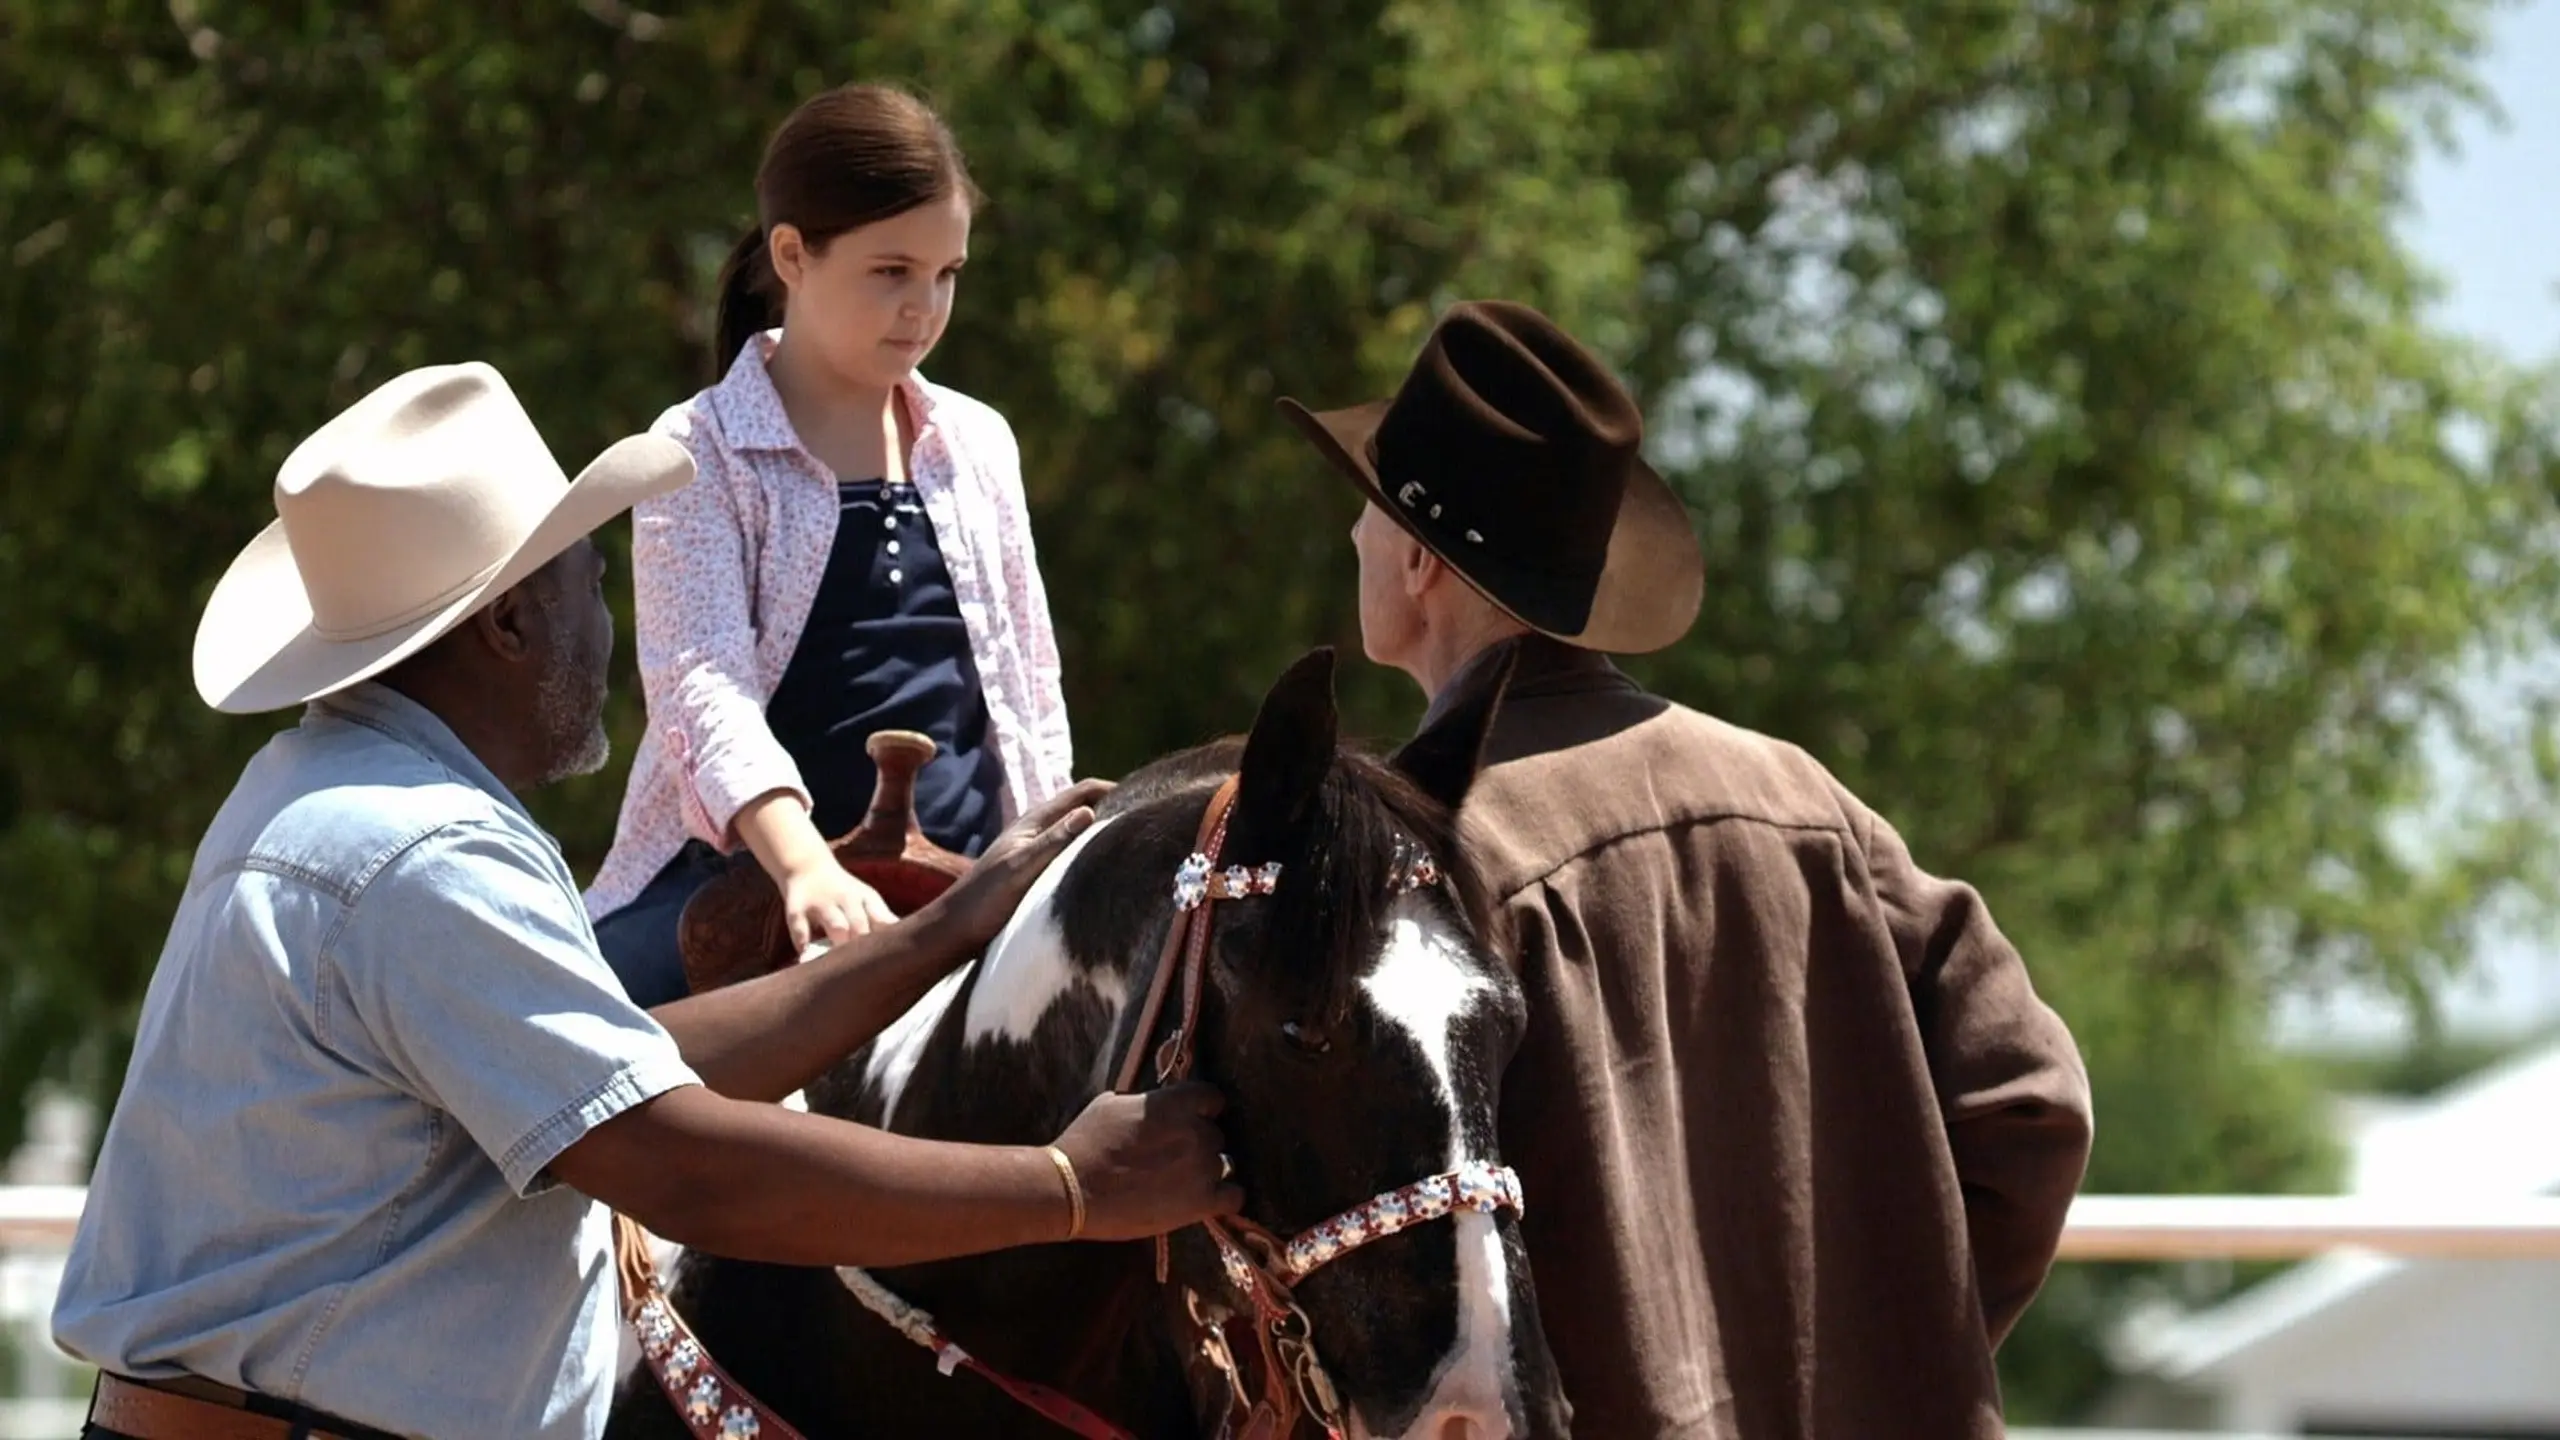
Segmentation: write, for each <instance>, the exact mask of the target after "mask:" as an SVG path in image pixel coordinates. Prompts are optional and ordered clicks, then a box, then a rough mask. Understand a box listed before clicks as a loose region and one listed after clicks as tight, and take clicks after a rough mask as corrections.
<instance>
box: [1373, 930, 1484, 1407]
mask: <svg viewBox="0 0 2560 1440" xmlns="http://www.w3.org/2000/svg"><path fill="white" fill-rule="evenodd" d="M1360 984H1361V988H1362V989H1363V990H1364V991H1366V992H1367V994H1368V996H1369V1003H1371V1004H1372V1005H1375V1006H1376V1007H1377V1008H1378V1013H1379V1014H1380V1015H1381V1016H1383V1017H1385V1018H1386V1019H1387V1020H1388V1021H1389V1022H1391V1023H1393V1024H1394V1025H1395V1026H1396V1027H1397V1028H1398V1029H1400V1030H1402V1031H1404V1032H1405V1033H1406V1034H1407V1035H1408V1036H1410V1037H1411V1038H1412V1040H1413V1042H1414V1044H1415V1046H1416V1047H1418V1048H1419V1049H1420V1050H1421V1051H1422V1055H1423V1060H1424V1062H1425V1063H1426V1064H1427V1065H1428V1066H1429V1067H1430V1070H1431V1073H1432V1076H1433V1078H1434V1079H1436V1080H1437V1081H1438V1082H1439V1085H1440V1099H1441V1103H1442V1105H1443V1106H1444V1107H1445V1109H1446V1110H1447V1112H1448V1115H1449V1149H1448V1155H1447V1158H1446V1161H1445V1163H1444V1168H1455V1167H1456V1166H1458V1165H1459V1164H1461V1163H1462V1162H1464V1161H1467V1160H1471V1159H1478V1158H1481V1157H1478V1156H1473V1155H1469V1154H1467V1153H1465V1150H1466V1141H1465V1137H1464V1135H1463V1134H1462V1133H1461V1130H1460V1127H1459V1124H1458V1092H1457V1086H1456V1084H1455V1083H1454V1081H1453V1080H1452V1079H1451V1075H1450V1060H1449V1046H1450V1028H1451V1027H1452V1026H1453V1025H1454V1024H1455V1023H1456V1021H1457V1019H1458V1017H1460V1016H1462V1015H1465V1014H1466V1013H1468V1012H1469V1011H1470V1010H1471V1009H1473V1008H1474V1007H1475V1006H1477V1005H1479V1004H1481V1003H1483V1002H1484V1000H1485V998H1486V996H1487V995H1488V994H1489V993H1490V990H1491V987H1490V986H1489V985H1487V983H1486V982H1485V980H1484V978H1483V977H1482V976H1480V975H1478V974H1477V973H1476V972H1475V970H1474V968H1473V967H1472V966H1471V965H1470V964H1469V963H1468V959H1467V951H1466V942H1465V941H1464V940H1463V939H1462V938H1461V937H1459V936H1457V935H1455V934H1452V933H1450V931H1449V930H1448V929H1447V928H1445V927H1444V926H1443V924H1442V923H1441V921H1440V919H1439V918H1438V913H1437V911H1436V910H1435V909H1434V908H1433V907H1432V906H1431V905H1429V904H1428V903H1427V902H1426V901H1425V900H1424V899H1423V898H1422V897H1420V896H1407V897H1406V898H1405V899H1403V900H1402V901H1400V902H1398V904H1397V906H1396V908H1395V910H1394V911H1393V913H1392V914H1391V915H1390V917H1389V919H1388V922H1387V944H1386V949H1385V952H1384V953H1383V954H1381V955H1380V956H1379V958H1378V965H1377V968H1376V969H1374V970H1371V971H1370V972H1369V974H1368V975H1367V976H1366V977H1365V978H1364V979H1362V981H1361V982H1360ZM1450 1223H1451V1224H1453V1225H1455V1226H1456V1227H1457V1236H1456V1239H1457V1247H1458V1295H1457V1301H1458V1339H1457V1343H1456V1344H1454V1345H1452V1346H1451V1347H1450V1349H1449V1353H1448V1354H1447V1355H1446V1356H1444V1357H1442V1359H1441V1362H1440V1369H1439V1372H1438V1373H1437V1374H1436V1375H1434V1376H1433V1378H1432V1386H1431V1398H1430V1399H1428V1400H1426V1401H1424V1402H1423V1405H1422V1410H1421V1412H1420V1414H1419V1415H1418V1416H1417V1417H1416V1420H1415V1424H1414V1427H1413V1429H1412V1430H1411V1431H1410V1432H1408V1433H1410V1434H1414V1435H1422V1436H1437V1435H1439V1434H1440V1433H1441V1432H1440V1429H1439V1426H1440V1425H1441V1424H1442V1423H1443V1422H1444V1421H1446V1420H1449V1419H1453V1418H1465V1419H1468V1420H1472V1421H1474V1422H1475V1426H1476V1429H1475V1431H1474V1432H1473V1433H1474V1435H1475V1436H1476V1437H1478V1440H1500V1437H1504V1436H1508V1435H1509V1434H1510V1433H1511V1421H1510V1418H1509V1417H1510V1414H1511V1405H1510V1399H1511V1391H1512V1381H1511V1273H1510V1267H1509V1265H1508V1264H1507V1263H1506V1262H1505V1260H1504V1258H1503V1252H1502V1236H1501V1233H1500V1232H1499V1231H1497V1230H1496V1229H1495V1228H1494V1224H1493V1217H1492V1216H1490V1215H1486V1214H1483V1213H1481V1212H1478V1211H1474V1210H1461V1211H1459V1212H1457V1214H1455V1215H1454V1216H1452V1217H1451V1218H1450ZM1355 1428H1357V1426H1356V1417H1355ZM1363 1433H1365V1432H1363Z"/></svg>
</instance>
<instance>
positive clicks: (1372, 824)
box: [1096, 736, 1491, 1020]
mask: <svg viewBox="0 0 2560 1440" xmlns="http://www.w3.org/2000/svg"><path fill="white" fill-rule="evenodd" d="M1243 755H1244V739H1243V737H1241V736H1228V737H1225V738H1223V739H1219V740H1213V741H1210V742H1209V743H1207V744H1205V745H1199V746H1195V747H1193V748H1192V749H1189V750H1182V751H1176V752H1175V753H1173V754H1170V755H1167V756H1164V757H1162V758H1160V759H1157V760H1154V761H1151V762H1149V763H1148V764H1146V765H1144V766H1141V767H1140V768H1138V769H1136V770H1133V771H1131V772H1130V773H1129V774H1128V776H1127V777H1126V778H1124V779H1122V780H1121V781H1120V783H1119V785H1118V786H1117V787H1115V788H1114V789H1113V790H1112V792H1111V794H1110V795H1108V796H1106V797H1105V798H1104V800H1103V802H1102V804H1101V805H1100V806H1099V807H1097V812H1096V813H1097V814H1098V815H1101V816H1110V815H1118V814H1128V815H1132V816H1133V817H1134V816H1137V815H1142V814H1143V815H1146V816H1148V817H1150V818H1158V817H1160V819H1158V823H1162V824H1165V825H1167V826H1168V827H1170V826H1172V825H1175V824H1177V823H1178V824H1179V825H1180V826H1181V827H1182V828H1183V829H1184V831H1185V839H1186V840H1187V839H1188V838H1189V836H1190V834H1192V833H1196V831H1197V828H1198V825H1199V818H1200V812H1201V810H1202V809H1203V808H1204V807H1206V805H1207V804H1208V797H1209V792H1210V791H1212V790H1214V789H1215V788H1216V787H1217V785H1218V783H1219V782H1220V781H1222V780H1224V779H1225V778H1226V777H1227V776H1228V775H1230V774H1232V773H1234V771H1235V768H1236V766H1237V764H1238V763H1239V762H1240V761H1241V760H1242V759H1243ZM1177 801H1180V802H1184V803H1180V804H1177V803H1175V802H1177ZM1399 840H1404V841H1408V842H1411V843H1413V844H1418V845H1420V846H1421V847H1422V848H1423V850H1424V851H1426V852H1427V853H1428V854H1429V855H1430V856H1431V858H1432V860H1433V861H1434V862H1435V863H1436V864H1437V865H1438V866H1439V868H1440V874H1441V883H1442V886H1443V887H1444V891H1445V893H1446V894H1447V895H1448V897H1449V899H1450V901H1451V902H1452V903H1453V904H1454V906H1455V907H1456V909H1457V911H1458V914H1459V916H1460V917H1461V918H1462V919H1464V921H1465V922H1466V924H1467V926H1468V928H1469V930H1470V932H1471V933H1472V934H1473V935H1475V936H1476V937H1477V938H1478V939H1479V940H1483V939H1486V938H1488V937H1489V936H1490V935H1491V930H1490V917H1491V903H1490V900H1489V898H1488V896H1487V892H1486V889H1485V884H1484V878H1483V874H1482V872H1481V871H1480V870H1479V869H1478V867H1477V866H1476V865H1475V863H1474V861H1473V859H1472V857H1470V856H1469V855H1468V854H1467V852H1466V850H1465V848H1464V847H1463V846H1461V845H1460V844H1459V843H1458V826H1457V816H1456V814H1455V813H1454V812H1452V811H1451V810H1450V809H1449V808H1448V807H1447V806H1445V805H1443V804H1441V803H1440V802H1439V801H1437V800H1435V799H1433V798H1432V797H1430V796H1429V795H1426V794H1424V793H1423V791H1422V790H1421V789H1420V788H1419V787H1418V786H1416V785H1415V784H1414V783H1413V782H1412V781H1411V780H1409V779H1407V778H1405V776H1404V774H1403V773H1402V772H1400V771H1398V770H1397V769H1395V768H1394V766H1392V765H1391V764H1389V763H1388V762H1387V761H1385V760H1383V759H1381V758H1379V757H1377V756H1375V755H1373V754H1370V753H1368V752H1367V751H1366V750H1363V749H1358V748H1353V747H1349V746H1345V747H1341V748H1338V749H1336V751H1335V752H1334V756H1333V761H1332V763H1331V764H1330V765H1328V766H1327V767H1326V769H1325V775H1324V781H1323V783H1322V784H1321V785H1320V786H1319V787H1318V789H1317V793H1316V796H1315V799H1314V803H1313V804H1312V805H1311V806H1310V807H1309V810H1308V814H1307V820H1306V824H1305V825H1304V827H1303V829H1302V830H1301V832H1300V834H1299V837H1298V838H1297V840H1296V841H1295V842H1294V843H1293V844H1292V846H1291V849H1293V850H1294V851H1295V852H1296V853H1293V854H1280V855H1236V856H1228V857H1225V858H1226V859H1228V860H1231V861H1240V862H1243V863H1246V864H1248V865H1251V864H1259V863H1261V862H1262V861H1265V860H1278V861H1280V862H1281V863H1282V867H1283V876H1284V878H1283V879H1282V881H1281V889H1280V897H1278V898H1280V899H1281V900H1282V903H1280V904H1277V905H1274V906H1272V907H1271V909H1270V911H1269V915H1268V919H1267V922H1266V923H1267V925H1268V926H1269V928H1268V930H1267V931H1266V934H1265V941H1264V945H1265V952H1266V953H1268V954H1273V955H1285V956H1290V957H1292V958H1293V959H1295V960H1296V961H1297V962H1298V963H1299V964H1300V965H1301V966H1303V967H1306V968H1305V969H1302V970H1301V971H1300V972H1299V983H1300V986H1301V987H1303V988H1301V989H1300V991H1299V993H1298V994H1296V995H1294V996H1292V997H1291V998H1292V1000H1293V1001H1294V1002H1295V1003H1296V1004H1297V1005H1299V1006H1301V1007H1303V1008H1302V1010H1301V1013H1305V1014H1309V1015H1313V1016H1320V1017H1323V1018H1325V1019H1328V1020H1330V1019H1335V1018H1338V1017H1340V1016H1341V1015H1342V1014H1343V1013H1345V1011H1346V1009H1347V1007H1348V1003H1349V992H1350V987H1351V986H1352V985H1353V984H1354V983H1355V982H1356V980H1357V978H1358V970H1357V967H1358V966H1359V965H1361V964H1362V962H1364V961H1365V960H1366V959H1367V958H1368V956H1369V954H1370V953H1371V945H1372V942H1373V941H1374V939H1375V937H1376V935H1377V934H1378V931H1379V929H1380V928H1381V927H1383V926H1384V925H1385V924H1386V920H1387V914H1388V911H1389V910H1390V909H1391V908H1393V906H1394V905H1395V904H1396V901H1397V899H1398V892H1397V890H1396V888H1395V886H1394V885H1393V884H1392V883H1391V882H1393V881H1394V879H1395V878H1396V877H1397V876H1398V875H1399V874H1400V873H1401V871H1402V865H1403V863H1405V862H1406V861H1408V860H1409V859H1410V856H1409V854H1408V853H1406V852H1404V851H1401V850H1400V849H1399V848H1398V841H1399ZM1318 966H1321V967H1322V971H1321V973H1317V971H1316V968H1315V967H1318Z"/></svg>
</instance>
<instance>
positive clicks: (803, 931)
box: [782, 849, 898, 955]
mask: <svg viewBox="0 0 2560 1440" xmlns="http://www.w3.org/2000/svg"><path fill="white" fill-rule="evenodd" d="M782 923H783V925H784V927H785V928H787V929H788V930H789V931H790V932H791V950H792V953H793V954H795V955H796V954H799V953H800V952H802V951H805V950H807V949H808V948H809V945H810V942H812V941H815V940H824V941H825V942H826V943H827V944H829V945H841V944H843V943H844V942H845V941H847V940H850V939H852V938H853V937H854V936H856V935H868V934H870V933H871V932H872V931H874V930H878V929H881V928H884V927H886V926H890V925H895V924H897V923H898V917H897V916H895V915H892V914H891V913H889V905H888V902H887V901H885V900H882V899H881V898H880V892H879V891H877V890H874V889H872V888H871V887H870V886H868V885H865V884H863V883H862V882H861V881H859V880H857V879H855V878H853V876H851V875H850V874H847V873H846V872H845V868H844V867H843V866H842V865H839V864H837V863H836V857H835V856H834V855H833V854H832V853H830V852H828V851H826V850H823V849H822V850H820V851H819V852H818V853H817V854H816V855H814V856H812V857H810V858H809V859H808V860H806V861H804V862H802V863H801V864H799V865H797V866H795V867H793V868H792V869H791V870H789V871H786V872H785V873H784V874H783V876H782Z"/></svg>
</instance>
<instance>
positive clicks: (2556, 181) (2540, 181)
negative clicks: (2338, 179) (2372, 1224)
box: [2279, 0, 2560, 1035]
mask: <svg viewBox="0 0 2560 1440" xmlns="http://www.w3.org/2000/svg"><path fill="white" fill-rule="evenodd" d="M2555 64H2560V0H2506V3H2504V4H2503V5H2502V6H2500V8H2499V10H2498V11H2497V13H2496V16H2495V19H2494V23H2493V28H2492V30H2491V33H2490V39H2489V45H2488V47H2487V51H2486V54H2485V55H2484V57H2483V60H2482V64H2481V78H2482V80H2483V81H2484V83H2486V84H2487V86H2488V87H2489V88H2490V90H2491V91H2492V92H2493V94H2494V97H2495V103H2496V108H2497V110H2498V112H2500V113H2499V114H2497V115H2493V116H2486V117H2480V116H2474V117H2469V118H2466V119H2465V121H2464V123H2463V124H2462V126H2461V128H2460V130H2459V132H2458V134H2457V136H2456V146H2457V151H2456V153H2454V154H2451V155H2446V154H2443V153H2440V152H2429V153H2428V154H2427V155H2426V156H2425V157H2424V159H2423V161H2422V162H2421V164H2420V166H2419V169H2418V175H2417V184H2416V194H2415V197H2414V198H2415V201H2416V210H2417V213H2416V214H2414V215H2412V216H2410V217H2409V218H2408V219H2407V221H2406V222H2405V223H2404V225H2403V227H2402V229H2403V233H2404V234H2405V235H2406V237H2407V238H2408V240H2409V243H2410V244H2411V245H2413V246H2414V247H2415V248H2416V249H2417V251H2418V253H2419V255H2420V256H2421V257H2422V258H2423V259H2424V260H2425V261H2426V263H2427V264H2428V265H2429V266H2430V267H2431V268H2432V269H2434V270H2435V271H2436V272H2437V274H2438V275H2439V276H2440V277H2441V278H2442V279H2443V281H2444V283H2445V285H2446V287H2447V292H2448V293H2447V294H2446V296H2445V298H2444V301H2443V315H2444V318H2445V319H2446V321H2447V322H2448V323H2450V324H2452V325H2453V326H2455V327H2456V328H2458V329H2462V330H2466V331H2469V332H2471V333H2472V334H2475V335H2478V336H2480V337H2481V338H2483V339H2485V340H2488V341H2490V342H2491V343H2493V344H2495V345H2496V346H2497V347H2498V348H2500V349H2502V350H2504V351H2506V352H2507V353H2508V354H2510V355H2512V356H2514V357H2515V358H2516V359H2518V360H2522V361H2533V362H2554V361H2560V84H2554V83H2553V82H2552V80H2551V78H2550V76H2551V74H2552V72H2553V70H2554V68H2555ZM2537 72H2538V73H2537ZM2476 963H2477V965H2478V967H2479V970H2480V974H2479V976H2478V978H2477V979H2476V980H2474V981H2472V982H2470V983H2467V984H2465V985H2463V986H2461V987H2459V988H2458V989H2457V991H2456V993H2455V994H2453V995H2451V996H2449V997H2447V1002H2448V1003H2447V1005H2446V1014H2447V1017H2448V1019H2449V1020H2451V1021H2453V1022H2454V1023H2455V1024H2457V1025H2477V1026H2483V1027H2489V1028H2495V1029H2500V1030H2505V1029H2511V1028H2513V1027H2515V1026H2517V1025H2519V1024H2526V1025H2530V1024H2534V1023H2537V1022H2545V1021H2553V1020H2560V938H2555V937H2552V936H2549V935H2528V934H2515V935H2508V936H2502V937H2500V938H2499V939H2498V940H2496V941H2495V942H2493V943H2492V944H2490V945H2489V946H2487V947H2486V949H2485V950H2484V953H2482V954H2481V955H2480V956H2478V957H2477V960H2476ZM2389 1017H2390V1012H2389V1011H2387V1010H2386V1009H2384V1008H2383V1007H2381V1006H2379V1005H2377V1004H2373V1003H2370V1002H2366V1001H2362V1000H2358V999H2355V998H2352V997H2342V998H2341V999H2339V1000H2337V1001H2334V1002H2332V1003H2330V1004H2327V1005H2324V1006H2320V1007H2316V1008H2315V1007H2309V1006H2302V1007H2289V1008H2288V1010H2287V1012H2286V1013H2285V1014H2283V1015H2282V1016H2281V1017H2280V1020H2279V1033H2283V1034H2287V1035H2300V1034H2303V1033H2305V1032H2306V1031H2311V1030H2327V1031H2331V1032H2346V1033H2351V1034H2359V1035H2373V1034H2377V1033H2381V1032H2384V1031H2387V1030H2390V1029H2392V1028H2395V1027H2393V1026H2392V1025H2391V1022H2390V1018H2389Z"/></svg>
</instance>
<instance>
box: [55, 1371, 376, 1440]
mask: <svg viewBox="0 0 2560 1440" xmlns="http://www.w3.org/2000/svg"><path fill="white" fill-rule="evenodd" d="M271 1403H272V1402H265V1401H263V1400H262V1397H258V1396H253V1395H250V1394H249V1393H247V1392H246V1391H242V1390H234V1389H232V1388H231V1387H230V1386H228V1385H217V1384H215V1383H214V1382H213V1381H210V1380H199V1379H197V1378H195V1377H193V1376H186V1377H182V1378H179V1379H174V1380H129V1379H126V1378H125V1377H124V1376H121V1375H114V1374H110V1373H108V1372H106V1371H103V1370H101V1371H99V1372H98V1389H97V1393H96V1394H95V1395H94V1396H92V1397H91V1398H90V1401H89V1423H90V1424H92V1425H95V1426H98V1427H99V1428H101V1429H105V1430H112V1431H114V1432H115V1433H117V1434H119V1435H130V1436H132V1437H133V1440H388V1437H385V1436H383V1434H382V1432H381V1431H378V1430H370V1429H367V1428H365V1427H364V1426H361V1425H349V1424H347V1423H345V1422H343V1421H337V1420H331V1419H328V1418H327V1417H324V1416H319V1415H316V1414H314V1415H312V1416H310V1417H309V1418H305V1419H295V1418H290V1417H288V1416H284V1415H275V1414H269V1413H267V1407H268V1405H269V1404H271ZM275 1408H279V1409H281V1408H285V1407H281V1406H277V1407H275Z"/></svg>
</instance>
